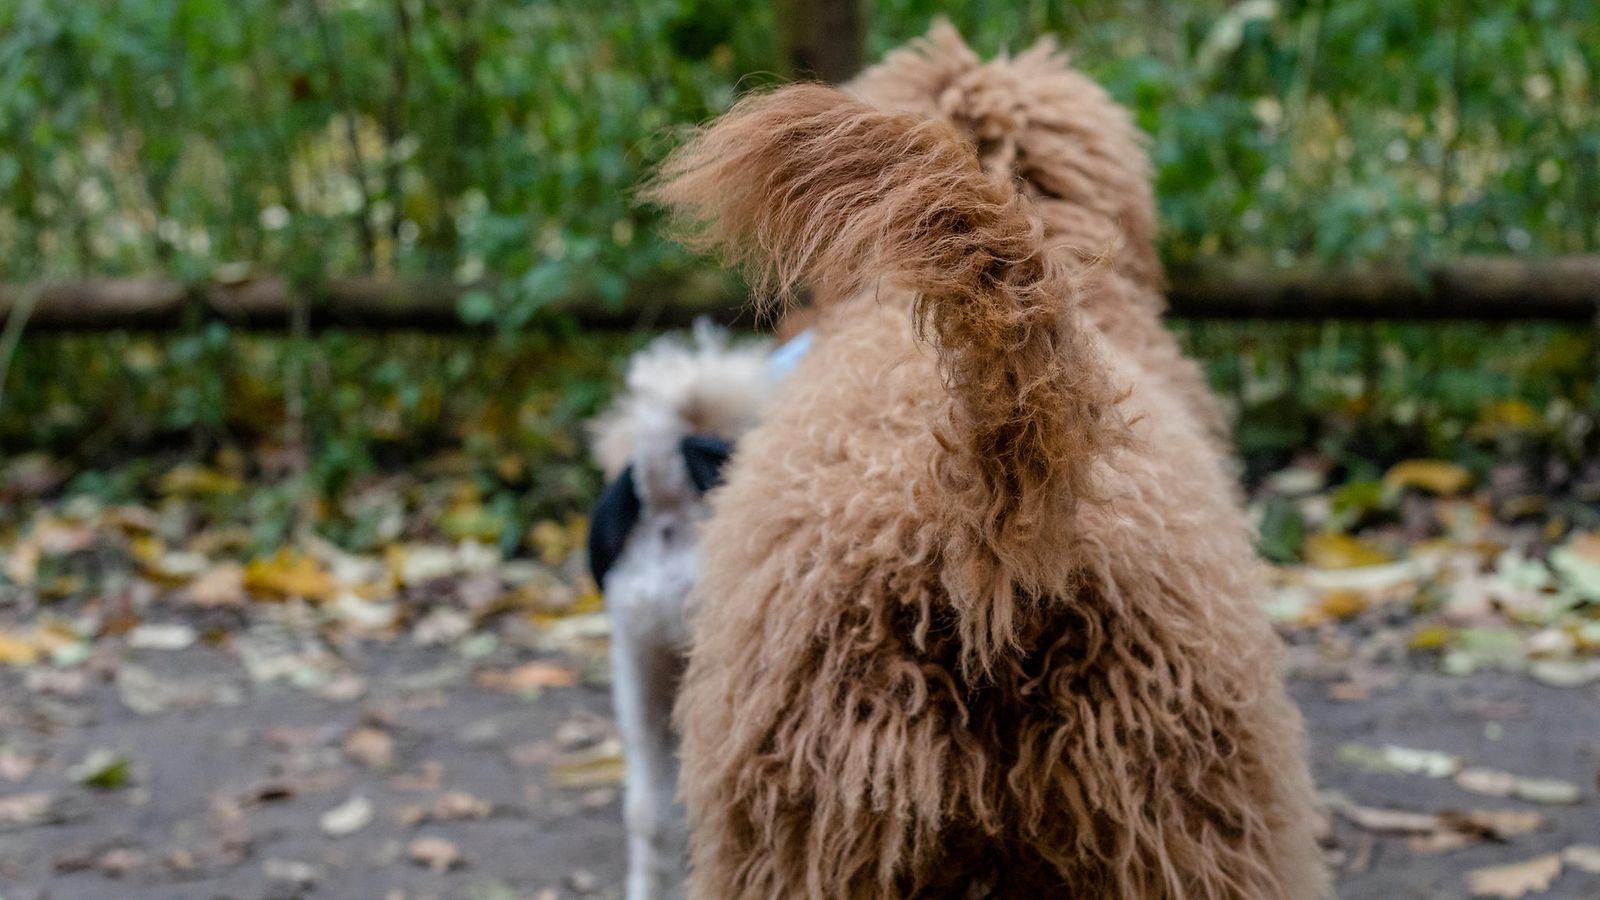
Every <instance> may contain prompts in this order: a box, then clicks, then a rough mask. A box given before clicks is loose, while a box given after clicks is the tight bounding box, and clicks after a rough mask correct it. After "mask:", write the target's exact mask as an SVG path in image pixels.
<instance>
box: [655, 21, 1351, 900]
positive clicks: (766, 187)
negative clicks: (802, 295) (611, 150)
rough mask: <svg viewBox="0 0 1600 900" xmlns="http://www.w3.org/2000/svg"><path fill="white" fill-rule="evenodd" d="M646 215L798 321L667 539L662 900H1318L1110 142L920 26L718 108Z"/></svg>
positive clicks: (1269, 705) (1073, 102) (1247, 567)
mask: <svg viewBox="0 0 1600 900" xmlns="http://www.w3.org/2000/svg"><path fill="white" fill-rule="evenodd" d="M651 193H652V196H653V198H654V199H656V200H657V201H659V202H661V203H663V204H665V205H667V206H668V207H669V208H670V209H671V210H672V212H673V215H674V219H675V222H676V223H677V225H678V227H679V229H680V231H681V233H682V234H684V235H685V237H686V240H687V241H688V242H689V243H690V244H691V245H692V246H695V247H698V248H702V249H706V250H710V251H714V252H717V253H719V254H721V255H722V256H723V257H724V258H726V259H728V260H730V261H731V262H735V263H738V264H740V265H742V266H743V267H744V268H745V270H746V271H747V272H748V273H749V274H750V277H751V279H752V284H753V285H755V286H756V288H757V289H758V291H759V292H761V293H762V295H763V296H769V297H774V298H780V299H781V298H787V297H791V296H793V295H795V294H796V292H797V291H798V290H799V289H801V288H806V289H807V290H808V291H809V293H810V296H811V298H812V301H813V303H814V305H815V306H816V308H817V317H816V321H815V326H814V327H815V329H816V332H815V341H814V345H813V347H812V349H811V351H810V352H809V354H808V355H807V356H806V357H805V358H804V359H803V360H802V361H801V362H800V363H799V365H798V367H797V368H796V369H795V370H794V371H793V373H792V374H791V375H790V376H789V377H788V378H787V379H786V381H785V382H784V383H783V384H782V385H781V386H780V387H778V388H777V391H776V394H775V395H774V397H773V398H772V400H771V402H770V405H769V406H768V407H767V408H766V411H765V412H764V413H763V419H762V421H761V423H760V424H759V425H757V426H756V427H755V428H754V429H752V430H751V431H749V432H748V433H747V434H746V435H744V437H743V438H742V440H741V443H740V444H739V446H738V448H737V450H736V451H735V452H734V454H733V457H732V460H731V461H730V462H729V464H728V467H727V469H726V470H725V473H724V474H725V478H726V480H725V484H724V485H723V486H722V487H721V488H719V489H718V490H716V491H714V492H712V494H711V495H710V503H711V510H712V512H711V518H710V520H709V522H708V523H707V525H706V528H705V531H704V532H703V533H702V535H701V541H700V549H699V553H700V560H699V569H698V572H697V579H698V584H697V586H696V587H695V589H694V592H693V594H692V595H691V600H690V611H689V615H690V635H691V638H692V649H691V651H690V657H689V663H688V669H687V673H686V675H685V677H684V680H683V683H682V686H681V689H680V694H679V698H678V701H677V709H676V715H677V718H678V721H679V724H680V726H681V728H682V732H683V750H682V773H681V790H682V794H683V796H684V799H685V801H686V803H687V807H688V813H689V817H690V820H691V825H692V839H691V851H690V860H691V874H690V893H691V894H692V895H693V896H696V897H704V898H716V900H732V898H752V900H770V898H777V897H783V898H790V897H808V898H824V897H830V898H831V897H843V898H876V897H951V898H957V897H1018V898H1022V897H1027V898H1035V897H1084V898H1128V900H1151V898H1211V900H1217V898H1261V900H1285V898H1314V897H1319V896H1323V895H1325V894H1326V892H1327V881H1326V875H1325V872H1324V869H1323V864H1322V861H1321V857H1320V854H1319V851H1318V848H1317V845H1316V841H1315V839H1314V833H1315V830H1316V825H1317V820H1318V815H1317V812H1316V810H1315V806H1314V799H1313V792H1312V786H1311V780H1310V778H1309V776H1308V773H1307V768H1306V764H1305V761H1304V759H1303V750H1302V744H1303V736H1302V728H1301V722H1300V718H1299V715H1298V713H1297V711H1296V710H1295V708H1294V706H1293V704H1292V703H1291V702H1290V700H1289V699H1288V697H1287V695H1286V693H1285V690H1284V685H1283V681H1282V676H1281V673H1280V658H1281V648H1280V646H1279V643H1278V640H1277V638H1276V636H1275V635H1274V633H1273V631H1272V629H1271V628H1270V626H1269V624H1268V622H1267V620H1266V618H1265V616H1264V614H1263V612H1262V610H1261V609H1260V606H1259V601H1260V599H1261V595H1262V587H1263V585H1262V580H1261V572H1260V569H1259V566H1258V562H1257V560H1256V557H1255V555H1254V553H1253V550H1252V545H1251V535H1250V531H1249V528H1248V526H1247V524H1246V521H1245V517H1244V514H1243V512H1242V510H1241V508H1240V505H1239V503H1238V501H1237V499H1236V488H1234V486H1233V483H1232V481H1233V479H1232V475H1231V471H1232V470H1231V466H1232V463H1231V460H1230V458H1229V455H1228V453H1227V451H1226V449H1225V445H1224V443H1223V441H1222V440H1221V438H1220V436H1219V429H1220V424H1219V423H1220V421H1221V417H1220V415H1219V414H1218V413H1217V404H1216V402H1215V400H1214V399H1213V398H1212V397H1211V395H1210V394H1209V393H1208V392H1207V390H1206V388H1205V387H1204V384H1203V382H1202V380H1201V378H1200V375H1199V372H1198V370H1197V368H1196V367H1195V365H1194V364H1193V363H1191V362H1190V361H1188V360H1186V359H1184V358H1183V357H1182V355H1181V354H1180V352H1179V350H1178V348H1177V345H1176V343H1175V341H1174V340H1173V338H1172V337H1171V336H1170V335H1169V334H1168V333H1167V332H1166V331H1165V330H1164V329H1163V327H1162V325H1161V322H1160V315H1161V310H1162V307H1163V302H1162V299H1161V290H1162V284H1163V276H1162V272H1161V268H1160V264H1159V262H1158V260H1157V257H1156V252H1155V249H1154V246H1153V243H1152V241H1153V236H1154V233H1155V230H1156V216H1155V212H1154V206H1153V203H1152V198H1151V188H1150V165H1149V162H1148V159H1147V156H1146V153H1145V150H1144V145H1143V140H1142V138H1141V137H1140V135H1139V133H1138V132H1137V130H1136V129H1135V127H1134V126H1133V125H1132V123H1131V121H1130V119H1129V116H1128V114H1127V113H1126V112H1125V111H1124V110H1122V109H1121V108H1119V107H1118V106H1117V105H1116V104H1115V103H1113V102H1112V101H1111V100H1110V99H1109V97H1108V96H1107V95H1106V93H1105V92H1104V91H1103V90H1101V89H1100V88H1099V87H1098V86H1096V85H1095V84H1093V83H1092V82H1091V81H1089V80H1088V79H1087V78H1085V77H1084V76H1083V75H1081V74H1079V73H1077V72H1075V71H1073V70H1072V69H1071V68H1070V67H1069V66H1068V65H1067V63H1066V61H1065V59H1064V57H1063V56H1062V55H1061V54H1059V53H1057V52H1056V51H1055V50H1054V49H1052V48H1051V47H1049V46H1048V45H1046V46H1041V47H1037V48H1035V49H1033V50H1031V51H1028V52H1026V53H1023V54H1020V55H1018V56H1015V57H1013V58H1001V59H997V60H994V61H991V62H987V63H986V62H983V61H981V60H979V59H978V58H977V57H976V56H974V55H973V53H972V52H971V51H970V50H968V49H967V47H966V46H965V45H964V44H963V43H962V42H961V40H960V38H959V37H958V36H956V35H955V33H954V32H953V31H952V30H950V29H949V28H948V27H939V28H936V29H935V31H934V32H933V33H932V34H931V35H930V36H929V37H928V38H927V39H925V40H923V41H921V42H919V43H917V44H915V45H913V46H912V47H910V48H908V49H905V50H902V51H900V52H898V53H896V54H893V55H892V56H890V57H889V58H888V60H887V61H886V62H884V63H883V64H882V65H880V66H879V67H877V68H875V69H872V70H870V71H868V72H866V73H865V74H863V75H862V76H861V77H860V78H859V79H857V80H856V81H855V82H853V83H852V84H850V85H847V86H846V87H845V88H844V89H843V90H842V91H841V90H835V89H832V88H828V87H823V86H818V85H798V86H791V87H786V88H783V89H780V90H775V91H772V92H770V93H764V94H760V95H757V96H753V97H749V98H747V99H745V100H743V101H741V102H740V103H739V104H737V105H736V106H735V107H734V108H733V109H732V110H731V111H730V112H728V113H727V114H726V115H725V116H723V117H722V118H721V119H719V120H717V121H716V122H714V123H713V124H711V125H710V126H708V127H706V128H705V129H703V130H702V131H700V132H699V133H698V134H697V135H696V136H695V137H694V138H693V139H692V140H691V141H690V142H689V143H688V144H687V145H686V146H684V147H682V148H681V149H680V150H679V151H678V152H677V153H675V154H674V155H673V156H672V157H671V158H670V159H669V160H668V161H667V162H666V164H665V166H664V168H663V171H662V174H661V177H660V180H659V181H658V182H657V183H656V185H655V186H654V187H653V189H652V192H651Z"/></svg>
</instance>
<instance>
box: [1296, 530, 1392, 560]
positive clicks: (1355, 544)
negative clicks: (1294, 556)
mask: <svg viewBox="0 0 1600 900" xmlns="http://www.w3.org/2000/svg"><path fill="white" fill-rule="evenodd" d="M1302 552H1303V553H1304V555H1305V559H1306V562H1308V563H1310V564H1311V565H1312V566H1315V567H1316V568H1318V569H1354V568H1358V567H1360V566H1376V565H1381V564H1383V563H1386V562H1388V561H1389V560H1390V556H1389V554H1388V553H1385V552H1384V551H1383V548H1381V547H1378V546H1377V545H1375V544H1373V543H1371V542H1369V541H1364V540H1361V539H1360V538H1353V537H1351V536H1350V535H1348V534H1339V533H1338V532H1334V531H1319V532H1317V533H1316V534H1313V535H1311V536H1310V537H1308V538H1306V542H1305V546H1304V547H1303V548H1302Z"/></svg>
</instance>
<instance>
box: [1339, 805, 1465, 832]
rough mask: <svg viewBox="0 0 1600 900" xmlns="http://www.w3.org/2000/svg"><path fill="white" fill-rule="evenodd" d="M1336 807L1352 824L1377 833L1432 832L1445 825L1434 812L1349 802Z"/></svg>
mask: <svg viewBox="0 0 1600 900" xmlns="http://www.w3.org/2000/svg"><path fill="white" fill-rule="evenodd" d="M1335 809H1336V811H1337V812H1338V813H1339V815H1341V816H1344V817H1345V818H1346V819H1348V820H1350V823H1351V824H1352V825H1354V826H1356V827H1357V828H1360V829H1362V830H1363V831H1371V832H1374V833H1376V834H1432V833H1434V832H1436V831H1439V830H1440V828H1441V827H1442V826H1443V822H1442V821H1441V820H1440V818H1439V817H1438V816H1436V815H1433V814H1432V813H1417V812H1410V811H1408V810H1403V809H1380V808H1378V807H1373V806H1361V805H1359V804H1355V803H1348V802H1346V803H1339V804H1337V805H1336V806H1335Z"/></svg>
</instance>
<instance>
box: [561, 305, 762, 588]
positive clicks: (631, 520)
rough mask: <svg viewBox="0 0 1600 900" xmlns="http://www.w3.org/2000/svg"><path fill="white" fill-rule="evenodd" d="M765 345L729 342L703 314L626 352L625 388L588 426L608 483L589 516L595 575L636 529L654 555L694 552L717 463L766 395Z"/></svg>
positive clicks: (616, 560) (748, 424)
mask: <svg viewBox="0 0 1600 900" xmlns="http://www.w3.org/2000/svg"><path fill="white" fill-rule="evenodd" d="M768 349H769V348H768V346H767V344H766V343H765V342H761V341H751V342H740V343H737V344H735V343H734V342H733V341H732V340H731V339H730V336H729V335H728V333H727V332H726V331H724V330H722V329H720V328H717V327H716V326H714V325H712V324H710V323H709V322H703V321H702V322H699V323H696V325H695V328H694V332H693V334H692V335H691V336H688V337H685V336H682V335H667V336H664V337H661V338H657V339H656V340H655V341H653V342H652V343H651V344H650V345H649V346H648V347H646V348H644V349H643V350H640V351H639V352H638V353H636V354H634V356H633V358H632V359H631V360H629V362H628V373H627V377H626V380H625V386H624V390H623V393H622V394H621V395H620V396H618V397H617V398H616V400H614V401H613V402H612V404H611V406H610V407H609V408H608V409H607V410H606V411H605V412H604V413H603V414H601V415H600V416H599V417H598V418H597V419H596V420H595V421H594V422H593V423H592V424H591V426H590V436H591V439H592V442H593V447H594V453H595V459H596V461H597V462H599V464H600V468H601V469H602V470H604V472H605V474H606V479H607V480H608V481H609V482H611V486H610V487H608V488H607V490H606V494H605V495H604V496H603V497H602V499H601V506H600V507H599V508H598V509H597V512H596V520H595V521H594V522H592V523H591V528H592V529H593V530H592V532H591V540H590V551H591V557H593V558H592V559H591V562H592V563H593V564H594V566H595V569H596V577H597V580H598V578H599V577H600V573H602V572H603V571H604V570H605V569H606V568H608V567H609V566H610V565H611V564H613V563H618V564H620V561H621V560H620V559H619V557H620V556H621V555H622V554H623V552H624V544H625V543H627V542H628V540H629V538H630V537H631V535H630V533H629V532H631V531H634V530H638V531H640V532H641V534H640V535H639V536H638V537H639V540H635V541H633V543H635V544H640V545H641V546H642V545H644V544H649V545H652V546H653V547H654V550H653V551H652V555H655V556H660V555H663V554H666V555H673V554H676V553H677V552H678V548H679V547H681V548H682V551H683V553H685V554H688V553H692V550H693V542H692V539H693V535H692V532H693V530H694V527H695V526H696V525H697V524H698V522H699V520H700V519H702V518H704V514H705V503H704V500H703V496H702V495H703V494H704V493H705V491H706V490H707V489H708V487H709V486H710V485H711V484H712V483H715V481H716V472H715V464H716V463H720V461H721V459H722V458H724V457H725V456H726V454H727V452H728V450H729V449H730V448H731V447H732V445H733V443H734V442H735V441H736V440H737V439H738V438H739V436H740V435H742V434H744V432H745V431H747V430H749V429H750V427H751V426H753V425H754V424H755V423H756V421H757V419H758V418H759V416H760V414H761V410H762V409H763V407H765V406H766V404H767V400H768V398H769V397H770V396H771V394H772V388H773V380H774V379H773V376H772V374H771V372H770V369H769V365H768ZM619 508H620V509H622V510H623V512H622V513H620V514H619V512H618V510H619ZM606 520H609V521H606ZM619 522H620V524H621V526H622V527H621V531H622V533H620V534H619V533H617V531H618V526H619ZM658 539H659V540H658ZM629 556H632V557H638V556H640V554H639V553H638V552H635V553H630V554H629Z"/></svg>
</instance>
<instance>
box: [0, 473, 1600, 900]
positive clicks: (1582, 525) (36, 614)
mask: <svg viewBox="0 0 1600 900" xmlns="http://www.w3.org/2000/svg"><path fill="white" fill-rule="evenodd" d="M226 463H227V461H226V459H223V460H220V461H218V462H216V463H215V464H212V465H198V464H196V463H194V462H192V461H191V462H180V463H174V464H171V465H166V466H160V465H157V466H154V467H152V466H151V465H150V464H148V463H145V464H144V465H145V467H146V471H145V474H142V475H141V476H139V479H138V484H139V487H138V490H136V491H133V492H131V494H129V493H125V494H124V496H123V498H122V499H119V500H117V501H115V502H112V501H108V500H105V499H103V498H102V499H96V496H95V494H94V493H92V492H87V491H75V490H66V489H63V488H62V480H63V479H62V477H61V473H59V472H57V471H54V470H53V469H52V465H53V464H52V463H51V461H50V460H49V459H47V458H44V457H38V456H35V457H19V458H16V459H14V460H13V461H12V462H11V463H9V464H8V465H6V466H5V467H4V468H3V470H0V502H3V503H4V510H5V513H6V515H5V516H4V521H0V897H3V898H4V900H19V898H20V900H35V898H45V897H48V898H51V900H72V898H98V897H106V896H117V897H128V898H151V900H155V898H163V900H165V898H189V897H195V898H218V897H226V898H240V900H261V898H276V897H284V898H287V897H302V896H306V897H316V896H323V897H384V898H389V897H392V898H397V900H398V898H406V900H422V898H468V900H500V898H544V897H577V896H591V895H592V896H598V897H608V896H620V880H621V872H622V846H623V845H622V839H621V822H620V812H619V805H618V794H619V790H620V786H621V785H620V780H621V777H622V769H621V765H620V762H621V758H620V750H621V748H620V745H619V743H618V741H617V736H616V731H615V725H614V723H613V722H612V720H611V717H610V709H609V707H610V702H609V696H608V693H607V687H606V677H607V673H606V657H605V652H606V635H607V622H606V618H605V614H604V610H603V608H602V606H601V604H600V602H599V598H598V597H597V596H596V595H595V594H594V592H593V590H592V586H591V585H589V584H588V583H587V581H586V578H585V576H584V574H583V571H582V564H581V552H580V543H581V540H580V539H581V536H582V532H583V522H582V521H581V520H578V519H572V520H564V521H557V520H542V521H538V522H535V523H534V524H533V525H532V526H531V527H530V528H528V529H527V530H526V534H519V535H514V536H513V538H512V539H511V540H507V539H506V534H505V528H504V527H503V526H504V522H503V521H502V520H501V519H502V518H503V517H501V516H500V514H499V513H498V512H497V511H496V510H495V509H494V507H493V505H492V504H486V503H485V502H484V501H483V499H482V498H481V497H480V496H479V495H478V494H477V493H476V492H475V490H474V489H473V486H472V483H471V481H470V479H464V478H462V477H459V476H458V475H456V474H453V473H452V472H451V471H450V470H449V469H448V468H444V469H439V468H433V469H428V468H419V469H418V470H417V472H416V474H413V475H405V476H382V477H378V476H372V477H366V478H363V479H359V480H357V481H355V482H353V483H352V484H350V485H349V486H348V487H347V488H346V489H345V490H344V491H343V492H342V493H341V494H340V495H339V496H338V499H337V501H335V502H336V505H337V506H338V513H339V515H338V517H337V518H338V519H339V521H341V522H343V523H344V524H343V525H342V526H341V529H340V530H338V531H333V530H331V529H329V528H327V527H314V526H312V525H301V526H296V527H293V528H291V529H289V531H288V532H287V534H286V535H285V536H284V537H283V538H282V539H281V540H280V539H276V538H275V539H273V540H271V541H265V542H264V541H262V540H260V536H259V535H256V534H254V533H253V532H252V525H253V523H256V522H258V521H260V520H261V518H262V517H263V513H264V506H268V505H281V504H283V503H285V502H291V503H294V502H298V503H304V504H307V505H308V506H309V507H315V506H317V505H318V504H325V503H328V502H329V501H325V500H295V499H294V498H292V497H291V498H290V499H289V500H287V501H286V500H285V499H284V496H285V495H284V494H283V493H282V492H281V491H279V492H274V491H270V490H265V489H262V488H261V487H260V486H258V485H254V484H252V483H250V482H249V477H248V475H241V474H240V473H236V472H232V471H230V470H229V468H228V466H227V464H226ZM1586 478H1588V475H1586V474H1585V473H1583V472H1568V473H1562V476H1561V478H1560V479H1559V484H1560V485H1561V489H1560V490H1559V491H1552V490H1550V489H1549V487H1548V486H1549V484H1551V483H1552V482H1550V481H1548V480H1544V477H1543V474H1542V473H1530V472H1528V471H1523V470H1520V469H1516V468H1515V467H1501V468H1496V469H1493V470H1491V471H1490V472H1489V474H1488V475H1487V476H1481V475H1475V474H1474V473H1473V472H1470V471H1468V470H1467V469H1464V468H1461V467H1459V466H1456V465H1454V464H1452V463H1448V462H1443V461H1439V460H1426V459H1419V460H1411V461H1408V462H1405V463H1402V464H1400V465H1398V466H1394V467H1392V468H1389V469H1388V470H1387V471H1386V472H1384V473H1383V474H1382V476H1381V477H1378V478H1371V479H1366V480H1352V479H1350V478H1348V477H1344V476H1343V474H1342V472H1341V471H1339V470H1337V469H1336V468H1335V467H1334V466H1332V465H1331V464H1329V463H1328V461H1327V460H1324V459H1321V458H1319V457H1316V456H1304V457H1300V458H1298V459H1296V460H1295V461H1294V462H1293V463H1292V464H1290V465H1288V466H1287V467H1285V468H1282V469H1280V470H1279V471H1277V472H1275V473H1273V474H1272V475H1270V476H1269V477H1267V478H1265V479H1264V480H1263V481H1262V483H1261V485H1260V486H1259V487H1258V488H1256V489H1255V490H1253V491H1252V506H1253V509H1254V511H1255V513H1256V515H1257V518H1258V521H1259V522H1260V524H1261V530H1262V534H1263V550H1264V552H1265V553H1266V554H1267V555H1268V556H1271V557H1276V558H1278V559H1280V560H1282V562H1280V563H1279V564H1277V565H1276V566H1275V567H1274V569H1273V584H1274V587H1273V594H1272V596H1271V597H1270V598H1269V603H1270V609H1271V611H1272V614H1273V616H1274V617H1275V618H1276V620H1277V621H1278V622H1279V624H1280V627H1281V629H1282V632H1283V634H1284V636H1285V638H1286V639H1287V641H1288V643H1289V646H1290V654H1289V661H1290V666H1291V678H1292V686H1293V690H1294V693H1295V697H1296V699H1297V700H1298V701H1299V702H1300V703H1301V706H1302V708H1303V709H1304V711H1305V713H1306V718H1307V724H1308V728H1309V731H1310V733H1311V748H1312V755H1313V762H1314V765H1315V767H1316V772H1317V777H1318V780H1319V783H1320V787H1321V788H1322V790H1323V792H1324V798H1325V801H1326V804H1327V807H1328V810H1329V826H1328V830H1327V835H1326V846H1327V851H1328V854H1329V858H1330V860H1331V861H1332V863H1333V865H1334V866H1335V868H1336V871H1337V872H1338V874H1339V880H1340V885H1341V895H1342V896H1345V897H1355V898H1363V897H1370V898H1384V900H1387V898H1407V897H1419V898H1421V897H1461V896H1469V895H1480V896H1489V897H1525V896H1526V897H1565V898H1592V897H1596V896H1600V782H1597V778H1600V532H1596V531H1594V530H1592V525H1590V524H1589V522H1590V519H1589V518H1588V517H1590V516H1592V514H1593V513H1592V511H1593V509H1594V508H1595V503H1596V501H1597V500H1600V495H1597V496H1589V495H1588V494H1587V493H1586V492H1587V491H1590V490H1592V489H1593V486H1590V485H1589V482H1588V481H1586V480H1585V479H1586ZM330 518H332V517H330V516H329V515H327V513H326V511H325V510H318V509H315V508H307V509H305V510H302V511H301V514H300V515H296V516H291V517H289V519H290V520H293V521H301V522H312V523H315V522H319V521H326V520H328V519H330Z"/></svg>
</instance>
